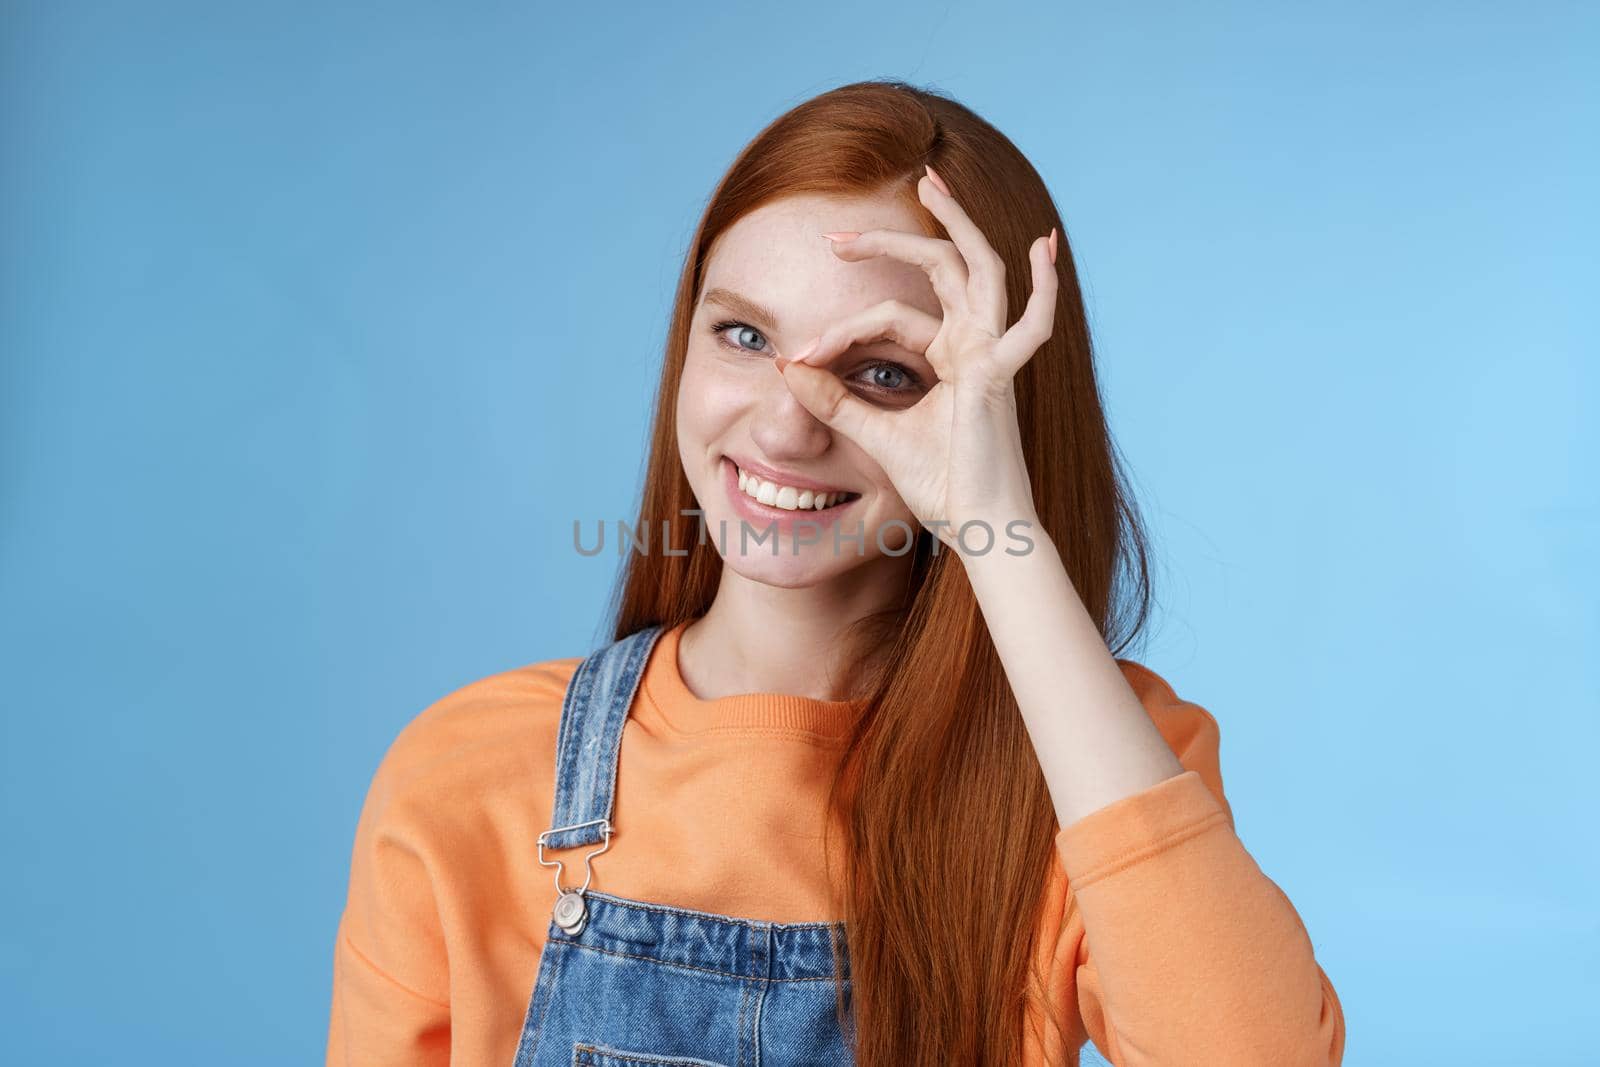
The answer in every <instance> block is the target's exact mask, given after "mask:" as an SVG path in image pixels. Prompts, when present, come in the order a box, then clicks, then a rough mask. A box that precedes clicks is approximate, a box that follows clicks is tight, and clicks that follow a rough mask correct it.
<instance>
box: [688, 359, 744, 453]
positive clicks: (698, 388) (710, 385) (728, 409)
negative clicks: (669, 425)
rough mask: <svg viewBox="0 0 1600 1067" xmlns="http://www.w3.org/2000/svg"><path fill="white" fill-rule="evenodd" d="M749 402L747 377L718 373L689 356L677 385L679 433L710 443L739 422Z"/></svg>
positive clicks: (693, 439)
mask: <svg viewBox="0 0 1600 1067" xmlns="http://www.w3.org/2000/svg"><path fill="white" fill-rule="evenodd" d="M750 402H751V396H750V383H749V382H748V381H747V380H744V379H741V378H740V377H739V376H737V375H732V374H721V373H718V371H717V368H716V367H714V366H710V367H708V366H706V365H704V364H703V363H700V362H699V361H697V360H695V358H694V357H693V356H692V355H691V356H690V358H689V361H688V363H687V364H686V365H685V366H684V369H683V379H682V381H681V382H680V384H679V386H678V433H679V435H680V437H682V438H684V439H686V440H691V441H696V442H699V443H701V444H707V443H711V442H713V441H715V440H716V438H717V437H718V436H719V435H720V434H722V433H723V432H724V431H726V430H728V429H730V428H731V427H732V426H733V425H734V424H735V423H737V422H738V420H739V417H740V416H741V415H743V414H744V413H745V409H746V408H748V407H749V405H750Z"/></svg>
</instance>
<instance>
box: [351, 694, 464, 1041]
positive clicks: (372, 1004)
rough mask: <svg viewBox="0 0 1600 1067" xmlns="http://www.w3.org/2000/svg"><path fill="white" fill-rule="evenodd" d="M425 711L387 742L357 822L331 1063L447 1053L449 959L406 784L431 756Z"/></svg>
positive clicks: (427, 854)
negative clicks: (427, 738) (387, 749)
mask: <svg viewBox="0 0 1600 1067" xmlns="http://www.w3.org/2000/svg"><path fill="white" fill-rule="evenodd" d="M428 718H429V716H428V715H427V713H424V714H423V715H422V716H420V717H419V718H418V719H416V720H413V722H412V723H411V724H409V725H408V726H407V727H406V728H405V729H404V730H402V731H401V732H400V736H399V737H398V738H396V740H395V742H394V743H393V744H392V745H391V746H390V748H389V751H388V752H387V753H386V754H385V756H384V758H383V761H382V763H381V764H380V765H379V767H378V771H377V773H376V774H375V775H374V776H373V779H372V784H371V786H370V787H369V789H368V791H367V797H366V802H365V804H364V805H363V806H362V809H361V817H360V819H359V820H358V822H357V825H356V834H355V847H354V849H353V850H352V853H351V857H350V888H349V895H348V898H347V900H346V903H345V909H344V914H343V915H342V917H341V918H340V920H339V929H338V934H337V939H336V943H335V945H334V957H333V1003H332V1011H331V1015H330V1019H329V1024H328V1049H327V1064H328V1067H355V1065H360V1067H390V1065H394V1067H399V1065H402V1064H403V1065H406V1067H433V1065H441V1067H442V1065H444V1064H448V1063H449V1062H450V989H449V968H448V966H447V963H446V958H445V947H444V945H445V942H444V933H443V929H442V926H441V923H440V919H439V912H438V908H437V906H436V904H435V901H434V894H433V890H432V885H431V881H432V880H431V877H430V873H429V872H430V867H431V851H432V850H431V849H430V847H429V845H428V838H429V835H428V834H427V832H426V822H427V821H426V811H425V805H422V804H419V803H418V799H417V797H416V796H415V794H416V793H417V792H418V790H416V789H410V790H408V788H407V786H408V783H409V782H411V781H413V780H414V775H413V770H414V769H415V767H416V766H417V765H418V764H420V763H423V762H425V760H426V756H427V752H426V751H425V750H426V749H427V747H428V746H427V745H426V744H425V742H423V740H422V735H423V734H424V733H425V729H424V726H425V722H426V720H427V719H428Z"/></svg>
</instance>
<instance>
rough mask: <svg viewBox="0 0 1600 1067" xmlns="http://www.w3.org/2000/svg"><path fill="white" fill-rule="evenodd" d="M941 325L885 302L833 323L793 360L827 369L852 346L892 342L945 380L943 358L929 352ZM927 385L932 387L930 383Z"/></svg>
mask: <svg viewBox="0 0 1600 1067" xmlns="http://www.w3.org/2000/svg"><path fill="white" fill-rule="evenodd" d="M941 322H942V320H941V319H938V318H935V317H934V316H932V315H930V314H928V313H927V312H926V311H923V310H922V309H921V308H917V307H912V306H911V305H909V304H903V303H901V302H900V301H898V300H884V301H881V302H879V303H877V304H874V305H872V306H871V307H869V308H867V309H866V310H864V311H858V312H856V313H855V314H854V315H849V316H846V317H845V318H843V319H840V320H839V321H837V322H835V323H833V324H832V325H830V326H829V327H828V328H827V329H826V330H824V331H823V332H822V333H821V334H820V335H818V337H817V338H816V339H815V340H813V341H812V342H811V344H810V345H808V346H807V347H806V348H802V349H800V350H799V351H798V352H796V353H795V355H794V357H793V358H794V359H797V360H801V361H804V362H806V363H809V364H810V365H811V366H813V367H826V366H827V365H828V363H829V362H830V361H831V360H832V359H833V358H834V357H835V356H838V355H839V354H840V353H842V352H845V351H848V350H849V349H850V348H851V346H853V345H867V344H872V343H873V342H874V341H893V342H894V343H895V344H897V345H899V346H900V347H901V348H904V349H906V350H907V351H908V352H916V353H918V354H919V355H921V356H922V358H923V359H926V360H927V361H928V365H929V366H931V367H932V368H933V370H934V373H936V374H938V375H939V376H940V377H947V376H948V375H947V374H946V373H945V368H943V367H941V366H939V364H940V363H942V362H943V360H942V358H938V357H935V356H934V355H933V354H932V353H930V352H929V351H928V348H929V346H930V345H932V344H933V339H934V338H935V337H937V336H938V334H939V326H940V324H941ZM928 384H929V385H930V386H931V385H932V384H933V383H932V382H929V383H928Z"/></svg>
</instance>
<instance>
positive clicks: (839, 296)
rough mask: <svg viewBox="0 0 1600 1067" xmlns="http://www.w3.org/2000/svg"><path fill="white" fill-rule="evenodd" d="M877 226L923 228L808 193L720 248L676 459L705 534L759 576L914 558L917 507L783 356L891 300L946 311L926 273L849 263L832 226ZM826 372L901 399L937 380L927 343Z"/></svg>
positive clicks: (748, 221)
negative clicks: (811, 403) (794, 378)
mask: <svg viewBox="0 0 1600 1067" xmlns="http://www.w3.org/2000/svg"><path fill="white" fill-rule="evenodd" d="M880 227H888V228H891V229H897V230H907V231H910V232H913V233H920V232H922V230H921V227H920V225H919V223H918V220H917V217H916V215H915V214H914V213H913V211H912V209H911V207H910V206H908V205H906V204H905V203H903V202H901V201H900V200H899V199H897V198H894V199H892V198H890V197H889V196H882V197H873V198H861V197H851V198H848V199H841V198H832V197H820V196H814V195H805V196H794V197H789V198H786V199H784V200H780V201H777V202H775V203H772V204H768V205H767V206H765V207H763V208H760V209H759V210H757V211H754V212H751V213H750V214H749V215H746V216H745V217H744V218H742V219H740V220H739V221H738V222H737V223H736V224H734V225H733V226H732V227H730V228H729V229H728V230H727V231H725V232H724V233H723V234H722V236H721V237H719V238H718V239H717V241H716V243H715V244H714V245H713V247H712V250H711V256H710V260H709V262H708V264H707V268H706V272H705V279H704V282H703V284H702V286H701V291H700V294H699V296H698V302H697V305H696V308H695V313H694V320H693V323H692V326H691V330H690V335H689V347H688V354H687V358H686V362H685V364H684V371H683V378H682V381H681V383H680V386H679V390H678V400H677V408H678V412H677V432H678V453H679V457H680V459H681V460H682V462H683V469H684V472H685V474H686V475H687V477H688V480H689V484H690V486H692V487H693V489H694V494H695V498H696V500H697V501H698V503H699V506H700V508H701V510H702V511H703V513H704V515H703V520H704V522H705V524H706V535H707V537H708V538H709V539H710V540H711V542H712V543H713V544H714V545H716V547H717V551H718V552H719V553H720V554H721V555H722V557H723V559H724V562H725V565H726V566H728V567H730V568H733V569H734V570H735V571H736V572H737V573H738V574H740V575H742V576H744V577H746V578H749V579H751V580H754V581H758V582H762V583H764V584H766V585H774V586H782V587H786V588H798V587H804V586H812V585H817V584H819V583H823V582H829V581H854V580H861V579H864V578H866V577H868V576H869V575H872V574H875V573H876V574H879V575H881V574H882V573H883V572H884V571H886V570H898V569H899V568H900V567H903V566H905V565H907V564H909V561H910V558H911V556H910V553H909V552H908V551H907V552H903V553H902V552H901V550H902V549H904V548H906V547H908V545H909V540H910V536H911V532H913V531H916V530H917V529H918V524H917V520H916V518H915V517H914V516H913V515H912V513H911V511H910V509H909V508H907V507H906V505H905V503H904V501H902V500H901V499H900V496H899V494H898V493H897V492H896V491H895V489H894V486H893V485H892V484H891V483H890V481H889V479H888V477H887V476H886V475H885V474H884V472H883V470H882V468H881V467H879V466H878V464H877V463H876V462H874V461H873V460H872V459H871V458H870V457H869V456H868V455H867V454H866V453H865V452H864V451H862V450H861V448H860V447H858V446H857V445H856V444H855V443H854V442H852V441H851V440H849V439H848V438H847V437H845V436H843V435H842V434H838V433H835V432H834V431H832V430H830V429H829V428H828V427H827V426H825V425H824V424H823V423H821V422H820V421H818V420H817V419H816V418H815V417H814V416H813V415H812V414H811V413H810V412H809V411H807V410H806V409H805V408H804V407H803V406H802V405H801V404H800V402H799V401H798V400H796V399H795V398H794V396H793V395H792V394H791V393H790V392H789V389H788V386H786V385H785V384H784V382H783V378H782V374H781V373H780V372H779V371H778V369H777V367H776V365H775V364H774V363H773V355H774V353H775V352H782V353H784V354H789V353H793V352H796V351H799V350H800V348H801V347H802V346H804V345H805V344H806V343H807V342H808V341H810V340H811V339H812V338H814V337H816V336H817V335H818V334H820V333H822V332H823V330H825V329H826V328H827V327H828V326H830V325H832V324H834V323H836V322H838V321H839V320H840V319H842V318H844V317H846V316H849V315H853V314H855V313H857V312H860V311H864V310H866V309H867V308H870V307H872V306H873V305H874V304H878V303H881V302H883V301H885V300H898V301H901V302H903V303H906V304H909V305H911V306H913V307H916V308H919V309H921V310H923V311H926V312H928V313H929V314H931V315H933V316H935V317H939V316H941V315H942V314H943V310H942V308H941V307H940V304H939V300H938V297H937V296H936V295H935V294H934V291H933V286H932V284H931V283H930V282H929V280H928V276H927V274H926V273H924V272H923V271H922V269H921V268H919V267H917V266H915V265H913V264H909V263H903V262H901V261H899V260H896V259H891V258H889V257H887V256H880V257H876V258H873V259H869V260H864V261H861V262H856V263H851V262H847V261H845V260H843V259H840V258H838V257H837V256H835V255H834V254H833V252H832V250H831V247H830V244H829V242H828V240H827V239H826V238H824V237H822V236H820V235H821V234H822V233H824V232H828V231H836V230H855V231H865V230H870V229H877V228H880ZM827 369H828V370H829V372H830V373H833V374H834V375H836V376H837V377H838V378H839V379H840V380H841V381H843V382H844V383H845V386H846V387H847V388H849V389H850V390H851V391H852V392H854V393H855V395H856V396H858V397H861V398H862V399H863V400H865V401H867V402H868V403H871V404H875V405H878V406H880V407H884V408H889V409H898V408H905V407H909V406H911V405H912V404H914V403H916V402H917V401H918V400H919V399H921V397H922V396H923V395H924V394H925V393H926V392H927V391H928V390H929V389H930V388H932V386H933V385H934V383H935V382H936V381H937V380H938V379H937V377H936V376H935V375H934V372H933V368H932V367H930V366H929V365H928V363H927V360H926V359H924V358H923V357H922V356H921V355H920V354H919V353H916V352H912V351H910V350H908V349H905V348H902V347H900V346H899V345H898V344H896V343H895V342H893V341H887V340H885V341H876V342H873V343H871V344H867V345H858V346H856V347H855V348H852V349H851V350H849V351H847V352H845V353H843V354H841V355H840V356H838V357H837V358H835V359H833V360H831V361H830V363H829V365H828V368H827ZM751 478H755V479H759V481H756V482H751V481H750V479H751ZM741 482H744V484H745V486H746V488H743V489H742V488H741ZM752 493H754V494H756V495H754V496H752V495H751V494H752ZM822 493H825V494H826V495H821V496H820V503H821V505H823V506H822V507H821V509H820V510H819V509H818V503H819V494H822ZM894 520H899V523H902V524H903V525H897V524H896V523H895V521H894ZM835 528H837V531H838V546H837V548H836V547H835ZM745 531H748V534H746V533H745ZM880 531H881V544H880ZM758 538H764V540H758ZM774 548H776V551H774ZM897 553H900V554H897Z"/></svg>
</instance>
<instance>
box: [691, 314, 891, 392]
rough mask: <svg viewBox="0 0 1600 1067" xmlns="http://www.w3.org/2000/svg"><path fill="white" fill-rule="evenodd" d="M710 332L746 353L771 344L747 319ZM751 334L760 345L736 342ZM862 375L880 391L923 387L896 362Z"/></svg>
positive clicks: (763, 350)
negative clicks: (754, 346)
mask: <svg viewBox="0 0 1600 1067" xmlns="http://www.w3.org/2000/svg"><path fill="white" fill-rule="evenodd" d="M711 332H712V333H714V334H716V336H717V343H718V344H720V345H722V347H724V348H728V349H732V350H733V351H735V352H743V353H745V354H747V355H753V356H761V355H766V354H767V352H768V350H769V349H770V348H771V347H772V346H771V343H770V342H768V341H767V337H766V335H765V334H763V333H762V332H761V331H760V330H758V329H756V328H755V327H754V326H751V325H750V324H749V323H747V322H740V321H739V320H738V319H724V320H723V321H721V322H719V323H716V324H714V325H713V326H712V327H711ZM730 333H731V334H733V336H734V338H735V339H734V340H733V341H729V340H728V335H729V334H730ZM750 337H756V338H759V339H760V341H761V346H762V347H760V348H746V347H745V346H744V345H742V344H740V343H739V340H740V339H744V340H748V339H749V338H750ZM861 374H862V375H863V377H862V378H860V379H859V380H860V381H861V384H862V385H865V386H866V387H867V388H869V389H876V390H878V391H879V392H883V393H898V394H901V395H902V396H906V395H911V394H915V393H919V392H921V391H922V380H921V379H920V378H918V377H917V375H916V374H915V373H914V372H913V371H910V370H908V369H906V368H905V367H902V366H901V365H900V364H898V363H873V364H871V365H869V366H867V367H866V368H864V369H863V370H862V371H861Z"/></svg>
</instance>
